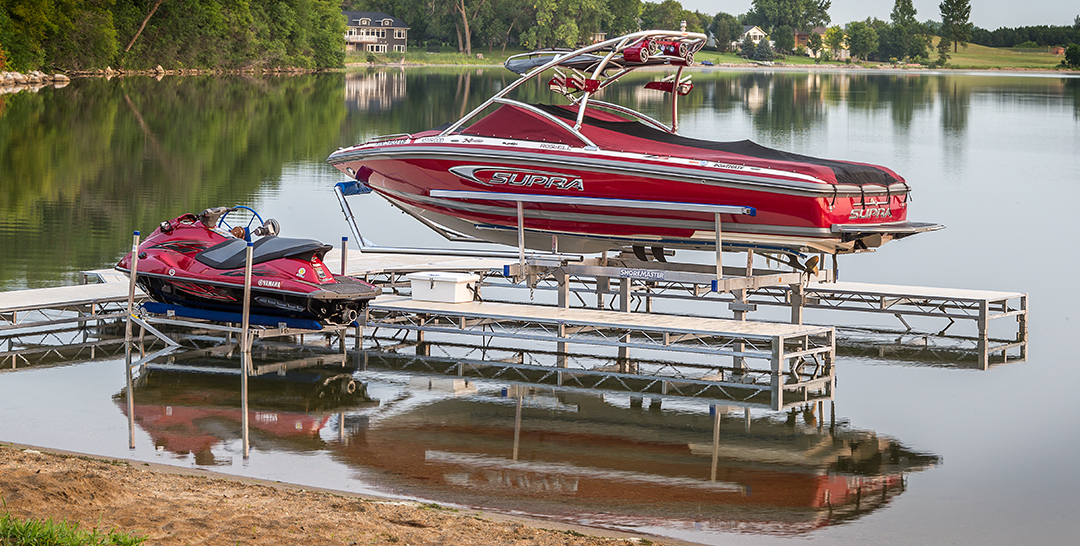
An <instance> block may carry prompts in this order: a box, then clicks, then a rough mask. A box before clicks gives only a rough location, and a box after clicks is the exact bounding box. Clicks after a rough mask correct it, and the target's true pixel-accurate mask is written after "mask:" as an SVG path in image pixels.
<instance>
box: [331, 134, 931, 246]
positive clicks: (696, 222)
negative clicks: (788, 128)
mask: <svg viewBox="0 0 1080 546" xmlns="http://www.w3.org/2000/svg"><path fill="white" fill-rule="evenodd" d="M444 140H447V141H448V140H450V139H443V138H442V137H435V138H431V137H428V138H425V137H419V138H414V139H406V140H402V141H398V142H393V143H379V144H377V145H367V146H361V147H357V148H352V149H346V150H339V151H338V152H336V153H335V154H333V155H331V156H330V158H329V162H330V163H331V164H333V165H334V166H335V167H337V168H339V169H340V170H342V171H343V172H345V173H347V174H350V176H356V177H357V178H358V179H361V181H362V182H364V183H365V184H367V185H368V186H369V187H371V188H372V189H373V190H375V192H377V193H379V194H380V195H382V196H383V197H384V198H386V199H387V200H388V201H390V202H391V203H392V204H393V205H395V206H397V207H399V208H401V209H402V210H404V211H406V212H408V213H409V214H412V215H414V216H418V217H421V218H423V219H425V220H427V221H429V222H433V223H435V224H438V225H439V226H442V227H445V228H449V229H451V230H453V231H457V232H460V233H463V234H467V235H470V236H474V237H477V238H480V239H483V240H486V241H491V242H496V243H501V244H508V245H516V244H517V242H518V239H517V227H518V218H517V213H518V211H517V202H516V201H515V200H495V201H492V200H475V199H457V198H450V197H440V196H438V194H439V192H440V191H443V192H489V193H495V192H497V193H499V194H508V193H509V194H516V195H520V196H521V198H522V200H523V201H524V202H523V204H522V220H523V227H524V230H525V246H526V247H528V248H533V249H539V250H548V249H551V247H552V236H553V235H554V236H556V237H557V243H558V249H559V250H560V251H566V252H599V251H603V250H609V249H618V248H620V247H623V246H627V245H631V246H638V245H642V246H662V247H667V248H683V249H697V250H708V249H714V248H715V241H716V227H715V226H716V218H715V215H714V214H712V213H710V212H705V211H697V210H688V209H692V208H693V207H692V205H724V206H737V207H746V208H751V209H753V210H754V211H755V212H756V214H754V215H741V214H721V236H722V240H723V244H724V246H725V247H727V248H729V249H732V248H738V247H753V248H758V249H763V250H770V249H780V250H783V251H796V252H827V253H847V252H857V251H861V250H869V249H873V248H875V247H876V246H880V245H881V244H883V243H884V242H887V241H888V240H891V239H894V238H902V237H904V236H907V235H910V234H913V233H917V232H919V231H920V230H925V229H922V228H924V227H928V226H930V225H928V224H927V225H921V224H912V223H910V222H907V188H906V185H905V184H903V183H902V182H898V183H897V184H896V185H895V187H874V188H859V187H856V186H851V187H843V186H838V185H836V184H828V183H823V182H821V181H817V180H813V179H812V178H811V177H808V176H806V175H801V174H799V173H791V172H783V171H781V170H779V169H767V168H755V169H749V168H746V167H745V166H738V165H726V164H721V163H719V162H716V161H706V160H693V159H686V158H678V157H655V156H654V157H647V156H644V155H641V154H628V153H620V152H610V151H604V150H594V151H590V150H584V149H580V148H579V149H575V148H571V147H569V146H556V145H550V144H549V145H543V144H540V145H537V144H536V143H531V142H525V141H518V142H515V141H501V140H498V139H486V138H472V137H466V138H458V139H456V140H458V141H459V142H444ZM541 146H543V147H541ZM433 191H434V192H435V193H434V194H433ZM536 196H542V197H544V198H545V199H549V200H552V202H545V203H534V202H529V200H530V199H534V198H536ZM579 198H586V200H593V201H596V202H601V201H604V200H607V201H610V202H613V203H614V202H616V201H615V200H633V201H635V202H641V203H658V204H664V206H665V207H667V208H666V209H665V208H655V209H650V208H640V207H635V208H627V207H620V206H615V205H611V206H608V205H605V204H594V203H590V204H581V203H578V202H575V201H580V199H579ZM560 200H561V201H564V202H565V203H562V202H560ZM679 204H686V206H687V207H686V209H684V210H680V208H679V206H678V205H679ZM671 205H675V206H671ZM658 206H659V205H658ZM860 226H865V230H863V231H860V230H859V227H860ZM838 227H847V228H855V229H853V230H852V229H848V230H843V229H838ZM870 235H874V236H870Z"/></svg>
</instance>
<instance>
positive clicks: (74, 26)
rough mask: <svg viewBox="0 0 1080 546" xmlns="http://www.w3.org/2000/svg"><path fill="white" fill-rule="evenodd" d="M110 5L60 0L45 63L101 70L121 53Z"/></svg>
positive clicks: (77, 0) (86, 1)
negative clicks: (54, 28) (118, 52)
mask: <svg viewBox="0 0 1080 546" xmlns="http://www.w3.org/2000/svg"><path fill="white" fill-rule="evenodd" d="M109 4H111V2H108V3H106V2H98V1H94V0H57V1H56V8H57V9H56V12H55V23H56V31H55V32H53V33H50V35H49V38H48V41H47V42H46V44H45V53H46V55H45V57H46V63H47V64H49V65H52V66H56V67H60V68H65V69H75V70H81V69H87V68H95V67H102V66H106V65H108V64H109V63H110V62H112V60H113V58H114V57H115V56H116V52H117V51H118V50H119V44H118V41H117V36H116V27H115V25H114V24H113V16H112V10H111V9H110V8H111V7H112V6H111V5H109Z"/></svg>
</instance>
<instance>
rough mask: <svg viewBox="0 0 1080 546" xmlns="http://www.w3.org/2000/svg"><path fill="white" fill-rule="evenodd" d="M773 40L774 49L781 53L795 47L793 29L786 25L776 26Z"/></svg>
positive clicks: (788, 51)
mask: <svg viewBox="0 0 1080 546" xmlns="http://www.w3.org/2000/svg"><path fill="white" fill-rule="evenodd" d="M774 40H775V41H776V49H778V50H779V51H781V52H783V53H791V52H792V50H794V49H795V31H794V30H793V29H792V28H791V27H789V26H787V25H781V26H779V27H777V29H776V33H775V38H774Z"/></svg>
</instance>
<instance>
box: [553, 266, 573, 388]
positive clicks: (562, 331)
mask: <svg viewBox="0 0 1080 546" xmlns="http://www.w3.org/2000/svg"><path fill="white" fill-rule="evenodd" d="M555 281H556V282H557V283H558V284H559V286H558V292H559V301H558V305H559V308H560V309H567V308H569V307H570V277H569V275H567V274H566V272H565V271H563V270H562V269H561V268H560V269H556V270H555ZM559 337H560V338H564V337H566V326H565V325H563V324H559ZM555 345H556V347H555V352H556V355H555V365H556V366H558V367H560V368H565V367H567V366H568V364H569V363H568V362H567V358H566V349H567V343H566V342H565V341H560V342H558V343H556V344H555Z"/></svg>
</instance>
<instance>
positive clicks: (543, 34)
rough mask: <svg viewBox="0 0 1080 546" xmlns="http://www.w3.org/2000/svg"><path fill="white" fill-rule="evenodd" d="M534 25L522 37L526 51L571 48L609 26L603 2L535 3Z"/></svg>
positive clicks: (550, 0)
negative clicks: (530, 49)
mask: <svg viewBox="0 0 1080 546" xmlns="http://www.w3.org/2000/svg"><path fill="white" fill-rule="evenodd" d="M533 5H534V6H535V8H536V24H535V25H534V26H533V27H532V28H530V29H529V30H527V31H526V32H524V33H523V34H522V35H521V42H522V44H524V45H526V46H527V47H573V46H576V45H577V44H579V43H581V42H583V41H585V40H587V39H588V38H589V36H591V35H592V34H593V33H595V32H599V31H600V30H601V29H603V28H604V26H605V25H607V24H608V21H609V20H610V19H611V13H610V12H609V11H608V9H607V5H606V4H605V3H604V1H603V0H536V3H535V4H533Z"/></svg>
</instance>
